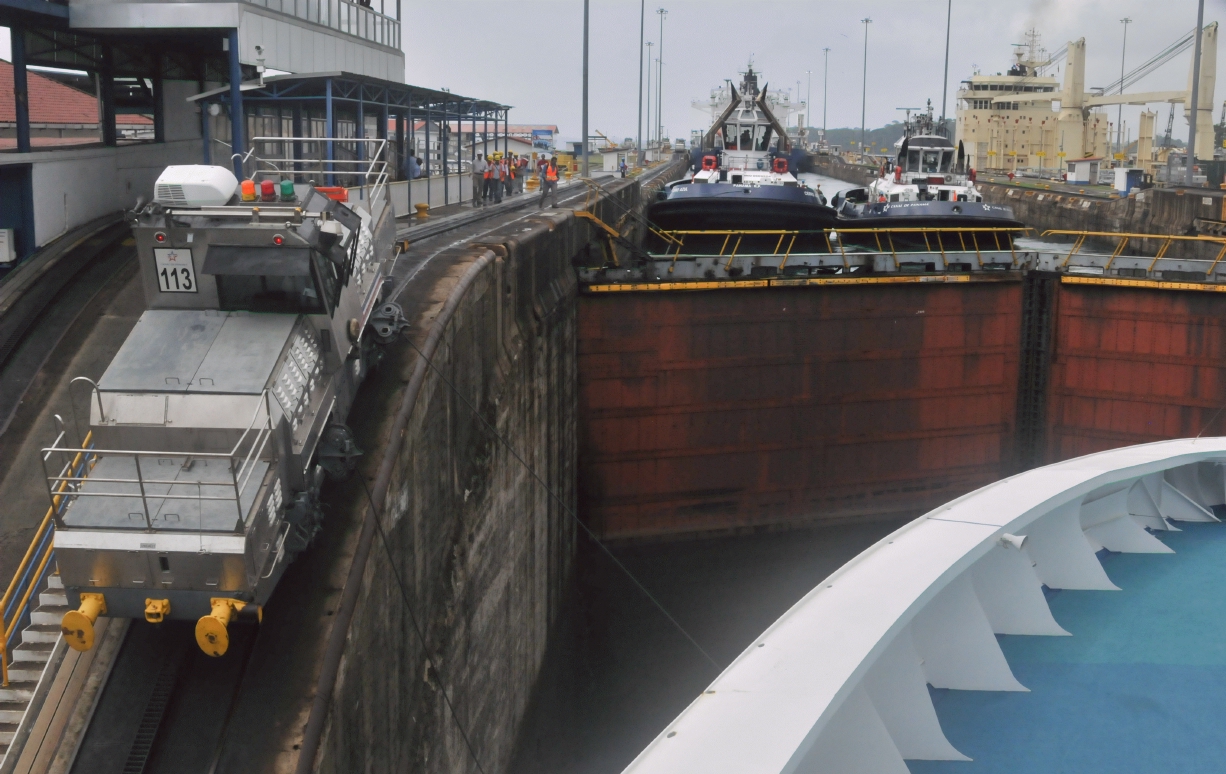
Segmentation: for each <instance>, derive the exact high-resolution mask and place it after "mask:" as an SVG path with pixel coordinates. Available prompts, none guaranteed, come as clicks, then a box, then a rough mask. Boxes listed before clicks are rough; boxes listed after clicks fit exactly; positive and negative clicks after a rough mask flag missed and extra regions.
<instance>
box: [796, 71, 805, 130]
mask: <svg viewBox="0 0 1226 774" xmlns="http://www.w3.org/2000/svg"><path fill="white" fill-rule="evenodd" d="M795 109H796V110H800V79H799V78H797V79H796V108H795ZM801 118H803V116H802V115H801V114H800V113H797V114H796V137H797V139H799V138H800V119H801Z"/></svg>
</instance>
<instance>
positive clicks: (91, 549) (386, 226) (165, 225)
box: [43, 138, 403, 656]
mask: <svg viewBox="0 0 1226 774" xmlns="http://www.w3.org/2000/svg"><path fill="white" fill-rule="evenodd" d="M269 139H275V140H276V141H277V142H278V144H280V145H282V146H283V147H292V146H293V145H295V143H293V142H290V141H288V139H289V138H253V147H260V142H261V141H266V140H269ZM310 142H311V143H324V142H330V140H321V139H318V138H316V139H312V140H311V141H310ZM346 142H350V143H352V142H355V140H352V139H350V140H346ZM356 142H366V143H368V149H367V150H368V152H367V154H366V155H367V156H368V158H369V159H371V160H362V161H350V162H346V161H338V160H333V161H331V162H328V164H330V165H331V168H330V169H328V170H327V171H325V170H323V169H322V168H321V169H320V171H319V172H318V173H304V172H301V171H299V172H296V173H286V174H282V173H280V172H279V171H278V169H287V170H290V169H298V170H301V169H303V168H306V167H308V166H313V164H312V162H309V161H305V160H302V159H297V160H295V159H289V160H275V161H274V160H260V159H254V158H253V157H252V156H251V154H248V156H247V157H246V158H245V159H244V164H247V165H254V166H255V167H256V170H255V171H254V172H253V174H252V178H251V179H249V180H244V181H243V182H242V183H241V184H239V182H238V180H237V179H236V178H235V176H234V175H233V174H231V173H230V172H229V170H226V169H224V168H220V167H209V166H189V167H170V168H168V169H167V170H166V171H165V172H164V173H163V174H162V176H161V177H160V178H159V179H158V182H157V186H156V188H155V195H156V196H155V200H154V202H152V203H151V204H149V205H147V206H145V207H143V208H141V209H139V211H136V212H132V213H129V216H130V218H131V221H132V229H133V233H134V235H135V237H136V245H137V254H138V262H139V272H140V276H141V282H142V285H143V289H144V295H145V302H146V303H145V306H146V310H145V312H144V313H143V314H142V315H141V317H140V319H139V320H138V321H137V323H136V326H135V327H134V328H133V329H132V332H131V333H130V334H129V335H128V337H127V339H126V340H125V341H124V343H123V346H122V347H120V349H119V352H118V353H117V354H116V355H115V358H114V359H113V360H112V361H111V363H110V365H109V366H108V367H107V369H106V371H105V373H104V374H103V375H102V378H101V379H99V380H98V382H97V383H93V382H91V381H90V380H88V379H85V378H84V377H80V378H78V379H77V380H75V382H74V384H75V383H82V384H88V386H89V389H90V395H89V405H90V416H89V426H90V427H89V429H90V433H91V438H90V449H89V451H88V452H87V453H86V454H84V455H81V456H77V455H78V453H79V452H80V448H79V447H75V446H70V445H69V444H67V443H66V442H65V438H64V434H63V433H61V435H60V437H59V438H57V440H56V444H55V446H53V447H52V448H49V449H45V450H44V453H43V461H44V469H45V471H46V474H47V478H48V483H49V485H50V488H51V490H52V491H55V492H57V493H58V492H64V503H65V506H64V507H62V508H59V509H58V510H57V511H56V515H55V521H56V531H55V550H56V559H57V561H58V564H59V571H60V575H61V577H62V578H63V582H64V587H65V589H66V590H67V594H68V598H69V603H70V605H77V606H78V609H76V610H73V611H70V612H69V613H68V614H67V615H66V616H65V617H64V622H63V627H62V628H63V633H64V637H65V639H66V640H67V641H68V643H69V644H70V645H71V646H72V647H74V648H76V649H78V650H84V649H87V648H89V647H91V646H92V644H93V623H94V621H95V620H96V618H97V616H98V615H100V614H105V615H110V616H118V617H127V618H145V619H146V620H148V621H150V622H152V623H159V622H161V621H163V620H165V619H168V618H172V619H188V620H196V621H197V625H196V640H197V642H198V644H199V645H200V647H201V648H202V649H203V650H204V651H205V652H206V653H208V654H210V655H213V656H219V655H222V654H223V653H225V651H226V648H227V647H228V642H229V639H228V634H227V624H228V622H229V621H230V620H231V619H232V618H233V617H234V616H236V615H249V614H250V615H252V617H255V616H256V614H257V613H258V611H259V610H260V609H261V607H262V606H263V605H264V604H265V603H266V602H267V601H268V599H269V597H270V595H271V594H272V591H273V588H274V587H275V585H276V583H277V581H278V580H279V579H280V577H281V574H282V573H283V571H284V570H285V567H286V565H287V564H288V563H289V562H290V561H292V560H293V558H294V556H295V555H296V554H298V553H299V552H301V551H302V550H303V549H305V548H306V546H307V545H308V543H309V542H310V540H311V538H312V536H313V535H314V534H315V532H316V531H317V530H318V529H319V525H320V522H321V520H322V512H321V510H320V506H319V489H320V485H321V483H322V480H323V477H324V473H325V472H326V473H329V474H332V475H335V476H343V475H345V474H346V473H347V472H348V471H350V470H352V467H353V465H354V459H355V458H356V457H357V456H358V454H359V452H358V450H357V448H356V446H355V445H354V443H353V438H352V435H351V433H350V432H349V430H348V428H347V427H346V426H345V424H344V422H345V420H346V417H347V415H348V413H349V408H350V406H351V405H352V403H353V400H354V395H355V393H356V391H357V388H358V385H359V384H360V383H361V381H362V378H363V377H364V376H365V373H366V370H367V365H368V362H369V359H370V357H371V356H372V354H373V344H374V343H375V341H376V340H383V341H387V340H390V338H391V337H392V336H394V335H395V334H396V333H397V332H398V331H399V329H400V327H401V326H402V325H403V318H402V317H400V316H399V310H398V309H396V308H395V306H394V305H393V304H385V303H383V302H382V300H381V294H382V289H383V281H384V278H385V276H386V275H387V271H388V265H389V259H390V258H391V257H392V244H393V241H394V235H395V220H394V213H393V212H392V207H391V203H390V200H389V198H388V196H387V188H386V182H387V167H386V164H385V163H384V161H383V150H384V146H385V141H383V140H356ZM304 145H305V143H304ZM300 147H301V146H300ZM346 164H349V165H350V166H348V167H346ZM320 166H321V167H322V162H320ZM325 175H333V176H335V177H337V178H339V179H340V180H345V179H346V178H348V179H349V180H350V181H352V182H354V183H355V187H353V188H349V189H346V188H342V187H331V188H327V189H323V190H324V191H326V192H327V195H325V193H323V192H321V190H319V189H317V188H316V187H315V186H314V184H313V182H312V181H311V180H310V178H312V177H315V178H322V177H323V176H325ZM295 177H296V178H297V180H295ZM351 197H352V200H350V198H351ZM61 465H63V467H61Z"/></svg>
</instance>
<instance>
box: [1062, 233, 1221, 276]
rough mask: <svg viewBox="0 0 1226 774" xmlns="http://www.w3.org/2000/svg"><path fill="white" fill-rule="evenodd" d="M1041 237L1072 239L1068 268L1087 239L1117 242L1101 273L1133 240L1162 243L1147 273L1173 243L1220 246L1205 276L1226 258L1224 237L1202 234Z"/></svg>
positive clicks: (1096, 234)
mask: <svg viewBox="0 0 1226 774" xmlns="http://www.w3.org/2000/svg"><path fill="white" fill-rule="evenodd" d="M1042 235H1043V236H1066V237H1074V239H1073V247H1072V249H1070V250H1069V251H1068V255H1067V256H1065V258H1064V263H1063V265H1064V266H1068V264H1069V261H1071V260H1073V256H1074V255H1075V254H1077V252H1078V251H1080V250H1081V248H1082V247H1083V246H1084V245H1085V242H1086V240H1087V239H1116V240H1119V241H1118V242H1117V243H1116V245H1115V250H1114V252H1112V253H1111V257H1110V258H1109V259H1108V260H1107V265H1106V266H1104V267H1103V271H1107V270H1109V269H1110V268H1111V264H1112V263H1114V262H1115V259H1116V258H1118V257H1120V255H1121V254H1123V252H1124V249H1125V248H1127V247H1128V243H1129V242H1131V241H1132V240H1134V239H1137V240H1141V239H1157V240H1159V241H1160V242H1162V246H1161V247H1159V248H1158V252H1157V253H1155V254H1154V259H1153V261H1151V262H1150V264H1149V268H1148V269H1147V271H1153V270H1154V265H1155V264H1157V263H1158V261H1160V260H1162V259H1163V258H1165V257H1166V251H1167V250H1169V249H1170V247H1171V245H1172V244H1174V243H1175V242H1207V243H1209V244H1215V245H1221V249H1219V250H1218V253H1217V257H1216V258H1214V259H1213V262H1212V263H1211V264H1210V265H1209V269H1208V271H1206V272H1205V274H1206V275H1211V274H1213V270H1214V269H1215V268H1217V265H1218V264H1219V263H1221V261H1222V259H1223V258H1226V237H1220V236H1207V235H1202V234H1197V235H1195V236H1175V235H1170V234H1137V233H1130V232H1117V231H1068V230H1064V229H1051V230H1049V231H1044V232H1043V234H1042Z"/></svg>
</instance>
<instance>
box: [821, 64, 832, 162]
mask: <svg viewBox="0 0 1226 774" xmlns="http://www.w3.org/2000/svg"><path fill="white" fill-rule="evenodd" d="M822 53H823V54H824V55H825V64H824V65H823V66H822V139H823V140H825V139H826V90H827V88H828V87H829V86H830V49H828V48H823V49H822Z"/></svg>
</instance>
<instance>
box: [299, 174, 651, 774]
mask: <svg viewBox="0 0 1226 774" xmlns="http://www.w3.org/2000/svg"><path fill="white" fill-rule="evenodd" d="M615 188H616V191H617V192H616V193H615V194H614V195H616V196H618V197H619V198H621V199H622V200H623V201H624V202H625V203H626V204H629V205H632V206H633V205H637V203H638V186H637V184H619V185H617V186H615ZM597 209H598V211H601V210H606V209H607V211H601V212H600V215H601V217H602V218H604V219H605V220H606V221H612V220H615V219H616V213H617V212H618V210H617V209H616V208H609V207H608V205H606V204H604V203H601V204H598V205H597ZM592 238H593V233H592V229H591V226H590V225H589V224H588V223H587V222H585V221H581V220H579V219H577V218H575V217H573V216H572V215H571V214H570V212H569V211H567V210H554V211H548V210H547V211H545V212H543V213H541V214H539V215H535V216H533V217H531V218H530V219H524V220H519V221H518V222H516V223H515V225H514V226H513V227H511V228H508V229H506V230H504V231H502V232H495V233H494V234H490V235H486V236H483V237H482V240H483V241H482V243H481V244H480V245H474V244H467V245H464V246H462V247H458V248H455V249H453V250H451V251H448V252H445V253H444V254H441V255H439V256H437V257H436V258H434V259H433V260H434V261H436V262H437V263H436V264H432V265H431V267H430V269H428V270H427V271H426V275H425V276H427V277H429V276H431V272H432V271H433V274H434V276H435V279H434V280H433V281H428V280H427V281H423V282H420V283H415V284H414V285H411V286H410V288H409V290H408V291H407V297H402V298H401V299H400V301H401V303H402V304H403V305H404V306H405V309H406V311H407V312H408V314H409V315H410V317H411V318H414V317H415V318H416V319H414V326H413V328H412V331H413V334H412V335H413V340H414V341H415V343H416V345H417V347H419V348H421V350H422V351H423V352H425V353H426V354H427V355H428V356H429V357H430V358H431V360H432V362H433V363H434V366H436V367H437V370H434V369H433V368H428V367H427V366H426V365H425V363H424V361H422V360H421V359H420V358H418V357H417V356H416V355H415V353H414V350H413V349H412V348H410V347H408V346H400V347H397V348H394V351H393V352H391V353H389V357H388V360H387V361H386V362H385V363H384V365H383V366H382V367H383V368H396V369H400V372H401V374H402V378H403V381H404V382H408V386H407V387H406V388H405V389H406V391H407V393H408V394H409V400H410V401H411V403H409V404H403V405H407V409H402V410H408V411H409V412H411V413H410V414H409V415H408V421H407V424H406V425H405V426H404V431H403V433H401V434H399V436H398V437H393V438H390V439H389V441H388V446H387V449H386V451H385V452H384V453H385V454H387V455H392V457H394V467H393V469H392V475H391V479H390V485H389V488H388V490H387V496H386V498H385V499H384V500H383V502H384V508H383V513H382V519H381V525H382V531H383V533H384V534H386V536H387V540H388V544H389V548H390V551H387V550H385V549H384V546H383V544H382V542H381V539H380V538H378V537H375V538H374V539H373V542H372V544H371V546H370V548H369V554H368V559H367V560H366V562H365V567H364V569H363V570H362V575H361V578H360V588H359V591H358V596H357V602H356V608H355V609H354V612H353V618H352V624H351V625H350V626H349V627H348V639H347V641H345V643H344V656H343V659H342V661H341V664H340V667H339V672H338V673H337V675H336V679H335V682H334V692H333V694H332V695H331V701H330V703H329V705H328V710H327V722H326V725H325V727H324V729H323V736H322V742H321V744H320V748H319V754H318V756H317V757H316V758H315V767H314V770H315V771H320V772H337V773H338V774H340V773H342V772H343V773H345V774H348V772H355V771H420V772H464V771H470V772H476V771H477V770H478V769H477V766H476V764H475V762H474V760H473V756H472V755H471V754H470V753H469V750H468V748H467V744H466V742H465V740H464V738H463V736H462V731H461V729H460V728H459V726H458V725H457V723H456V722H455V721H454V720H453V719H452V717H451V714H450V712H449V710H448V708H447V706H446V704H445V702H444V699H443V695H442V692H441V689H443V688H445V689H446V692H447V695H448V696H449V697H450V699H451V701H452V703H453V704H454V706H455V708H456V712H457V714H458V715H459V718H460V723H461V724H462V725H463V729H464V730H465V731H467V733H468V737H469V740H471V742H472V745H473V748H474V751H475V753H476V755H477V756H478V757H479V758H480V760H481V765H482V767H483V768H484V770H485V771H487V772H493V771H501V770H502V769H504V768H505V767H506V764H507V762H508V761H509V760H510V756H511V754H512V750H513V746H514V743H515V740H516V733H517V731H518V728H519V724H520V721H521V719H522V717H523V714H524V712H525V710H526V707H527V705H528V702H529V699H530V696H531V694H532V691H533V688H534V686H535V683H536V677H537V672H538V669H539V667H540V664H541V661H542V659H543V657H544V653H545V646H546V641H547V639H548V635H549V632H550V630H551V627H552V626H553V624H554V621H555V619H556V617H557V615H558V612H559V606H560V603H561V601H562V597H563V595H564V593H565V591H566V588H567V584H568V581H569V577H570V572H571V562H572V557H573V554H574V544H575V523H574V521H573V520H572V519H571V517H570V516H569V515H568V513H567V510H570V511H571V512H573V510H574V507H575V483H574V482H575V462H576V442H575V437H576V422H577V408H576V407H577V402H576V393H575V384H576V373H575V369H576V359H575V314H576V280H575V272H574V270H573V269H572V261H573V260H582V259H584V258H585V256H586V253H587V252H588V250H589V244H590V240H591V239H592ZM436 267H438V268H437V270H435V268H436ZM441 267H446V268H445V269H444V268H441ZM448 382H450V383H451V385H454V386H455V390H454V391H453V390H452V388H451V386H449V385H448ZM414 390H415V391H416V392H414ZM457 392H458V394H457ZM461 396H462V397H461ZM374 400H375V401H379V402H378V403H374V402H372V403H369V404H367V405H365V406H359V407H355V413H357V411H358V410H362V411H363V412H364V413H366V414H368V415H370V416H377V417H390V416H391V415H393V414H395V413H396V404H399V403H401V401H402V397H401V393H400V392H396V393H395V394H388V395H380V396H376V397H375V398H374ZM469 403H471V404H472V405H473V406H476V407H477V409H478V410H479V411H480V412H481V415H482V416H483V417H484V418H485V420H486V421H487V422H488V423H489V424H491V425H492V426H493V427H495V428H497V431H498V434H500V435H501V436H502V437H504V438H506V439H507V440H508V441H509V442H510V445H511V446H512V447H513V448H514V449H515V451H516V453H517V454H519V455H521V456H522V457H523V458H524V459H525V460H526V462H527V464H528V465H530V466H531V467H532V469H533V470H534V471H535V472H536V473H537V474H538V475H540V476H541V478H542V479H543V480H544V482H545V483H546V484H547V485H548V487H549V488H550V489H551V490H552V491H553V492H554V493H556V494H557V499H555V498H554V497H551V496H550V494H549V493H548V492H546V491H545V489H544V488H543V487H542V486H541V485H540V484H539V483H538V482H537V481H536V480H534V478H533V476H532V475H531V474H530V473H529V472H528V471H527V470H526V469H525V468H524V466H523V465H521V464H520V463H519V462H518V461H517V460H516V459H515V457H514V456H513V455H512V454H511V453H510V452H509V451H508V449H507V447H506V446H505V445H504V444H502V443H501V442H500V441H499V440H498V439H497V438H496V437H495V436H494V434H493V433H491V432H489V430H488V429H487V428H486V425H485V424H484V423H482V422H481V421H479V420H478V419H477V417H475V416H474V415H473V413H472V411H471V410H470V408H469V406H468V404H469ZM385 432H386V431H385ZM376 498H377V495H376ZM559 500H560V501H561V502H559ZM360 551H361V549H360V548H359V552H360ZM389 555H390V561H389ZM391 562H395V567H396V570H397V571H398V574H399V576H400V578H401V579H403V581H404V583H405V586H406V588H407V591H408V594H409V597H410V603H411V606H412V611H413V613H414V614H415V616H416V618H417V622H418V624H420V626H421V627H422V628H423V630H424V631H425V638H426V642H427V645H426V647H427V648H428V650H429V654H430V657H431V660H432V661H433V665H434V667H435V668H437V671H435V669H433V668H431V667H430V665H429V663H428V662H427V657H426V650H425V649H424V648H423V646H422V643H421V642H420V640H419V639H418V637H417V635H416V634H415V630H414V624H413V622H412V621H411V619H410V614H409V610H408V609H407V607H406V605H405V604H403V603H402V601H401V598H400V591H399V589H398V588H397V579H396V573H393V570H392V564H391ZM338 614H339V613H338ZM324 679H327V678H326V677H325V678H324Z"/></svg>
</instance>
